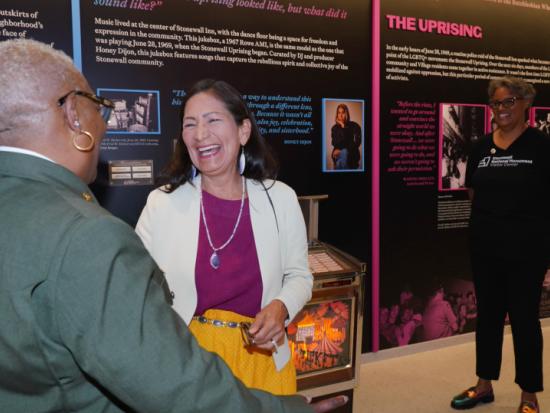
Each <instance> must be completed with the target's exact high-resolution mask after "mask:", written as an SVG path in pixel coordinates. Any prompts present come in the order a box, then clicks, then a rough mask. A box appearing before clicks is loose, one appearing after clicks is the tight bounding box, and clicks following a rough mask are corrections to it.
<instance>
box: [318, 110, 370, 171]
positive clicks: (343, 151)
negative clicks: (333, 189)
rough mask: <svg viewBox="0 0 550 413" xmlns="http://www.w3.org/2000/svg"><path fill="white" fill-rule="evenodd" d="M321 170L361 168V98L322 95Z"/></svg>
mask: <svg viewBox="0 0 550 413" xmlns="http://www.w3.org/2000/svg"><path fill="white" fill-rule="evenodd" d="M322 110H323V172H354V171H364V170H365V162H364V101H363V100H354V99H347V100H346V99H323V109H322Z"/></svg>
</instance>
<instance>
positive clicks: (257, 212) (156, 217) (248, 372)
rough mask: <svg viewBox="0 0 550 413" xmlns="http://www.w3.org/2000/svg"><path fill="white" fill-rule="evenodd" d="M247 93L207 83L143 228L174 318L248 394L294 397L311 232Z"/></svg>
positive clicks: (189, 103)
mask: <svg viewBox="0 0 550 413" xmlns="http://www.w3.org/2000/svg"><path fill="white" fill-rule="evenodd" d="M276 172H277V166H276V163H275V161H274V159H273V157H272V155H271V153H270V151H269V150H268V148H267V145H266V142H265V140H264V138H263V137H262V136H261V134H260V133H259V130H258V127H257V126H256V122H255V120H254V115H253V114H252V113H251V112H250V110H249V109H248V107H247V106H246V104H245V102H244V101H243V99H242V97H241V95H240V94H239V92H238V91H237V90H236V89H235V88H233V87H232V86H231V85H229V84H227V83H226V82H223V81H216V80H208V79H207V80H202V81H200V82H198V83H197V84H195V85H194V86H193V87H192V88H191V89H190V90H189V92H188V93H187V95H186V96H185V98H184V102H183V126H182V139H181V140H180V141H178V143H177V147H176V151H175V154H174V157H173V159H172V161H171V163H170V165H169V167H168V169H167V174H166V180H167V184H166V185H164V186H163V187H161V188H159V189H157V190H155V191H153V192H152V193H151V194H150V196H149V199H148V201H147V205H146V207H145V209H144V210H143V212H142V215H141V217H140V219H139V222H138V224H137V228H136V231H137V233H138V234H139V236H140V237H141V238H142V240H143V242H144V244H145V246H146V248H147V249H148V250H149V252H150V253H151V255H152V256H153V258H155V260H156V261H157V263H158V265H159V266H160V267H161V269H162V270H163V271H164V272H165V274H166V277H167V280H168V283H169V285H170V288H171V290H172V292H173V295H174V308H175V310H176V311H177V312H178V313H179V314H180V315H181V316H182V318H183V319H184V320H185V321H186V322H188V323H190V325H189V327H190V329H191V331H192V332H193V333H194V334H195V337H196V338H197V340H198V341H199V343H200V344H201V345H202V346H203V347H204V348H205V349H207V350H209V351H213V352H215V353H217V354H219V355H220V356H221V357H222V358H224V359H225V361H226V362H227V364H228V365H229V366H230V367H231V369H232V370H233V372H234V373H235V374H236V375H237V376H238V377H239V378H240V379H241V380H242V381H243V382H244V383H245V384H246V385H247V386H248V387H253V388H259V389H262V390H267V391H270V392H272V393H275V394H292V393H295V392H296V373H295V370H294V365H293V363H292V360H291V358H290V348H289V346H288V342H287V338H286V333H285V325H286V323H287V322H289V321H290V320H292V318H293V317H294V316H295V315H296V313H297V312H298V311H299V310H300V309H301V308H302V306H303V305H304V304H305V303H306V302H307V301H308V300H309V298H310V297H311V287H312V275H311V273H310V270H309V268H308V261H307V239H306V230H305V224H304V220H303V216H302V212H301V209H300V206H299V204H298V200H297V197H296V194H295V193H294V191H293V190H292V189H291V188H290V187H288V186H286V185H285V184H283V183H282V182H279V181H276V180H274V179H275V177H276Z"/></svg>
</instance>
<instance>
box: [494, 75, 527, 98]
mask: <svg viewBox="0 0 550 413" xmlns="http://www.w3.org/2000/svg"><path fill="white" fill-rule="evenodd" d="M501 87H505V88H506V89H508V90H509V91H510V92H512V93H513V94H514V95H517V96H518V97H520V98H522V99H527V100H530V101H533V99H535V95H536V94H537V91H536V90H535V88H534V86H533V85H532V84H531V83H528V82H526V81H525V80H523V79H520V78H517V77H510V76H504V77H497V78H495V79H492V80H491V81H490V82H489V88H488V89H487V92H488V94H489V99H491V98H492V97H493V95H494V94H495V92H496V90H497V89H498V88H501Z"/></svg>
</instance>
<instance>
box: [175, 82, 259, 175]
mask: <svg viewBox="0 0 550 413" xmlns="http://www.w3.org/2000/svg"><path fill="white" fill-rule="evenodd" d="M249 137H250V121H249V120H248V119H245V120H243V123H242V125H237V123H236V122H235V119H234V118H233V115H232V114H231V112H229V110H227V107H226V106H225V105H224V103H223V102H222V101H221V100H220V99H218V98H217V97H216V95H214V94H213V93H209V92H201V93H198V94H196V95H194V96H193V97H191V98H190V99H189V100H188V101H187V103H186V105H185V110H184V114H183V131H182V138H183V142H184V143H185V146H186V147H187V151H188V152H189V156H190V158H191V161H192V162H193V165H195V167H196V168H197V169H198V170H200V171H201V174H203V175H204V176H205V177H208V178H231V177H233V176H234V175H238V170H237V157H238V156H239V151H240V147H241V145H245V144H246V142H247V141H248V139H249Z"/></svg>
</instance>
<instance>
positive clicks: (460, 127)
mask: <svg viewBox="0 0 550 413" xmlns="http://www.w3.org/2000/svg"><path fill="white" fill-rule="evenodd" d="M485 112H486V106H485V105H470V104H457V103H442V104H441V105H440V132H439V140H440V141H439V143H440V153H439V155H440V162H439V165H440V174H439V178H440V179H439V190H440V191H448V190H460V189H465V186H464V180H465V178H466V163H467V161H468V152H469V150H470V147H471V145H472V143H474V142H476V141H477V140H479V139H480V138H481V137H482V136H483V135H484V133H485Z"/></svg>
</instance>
